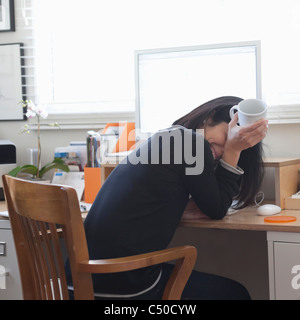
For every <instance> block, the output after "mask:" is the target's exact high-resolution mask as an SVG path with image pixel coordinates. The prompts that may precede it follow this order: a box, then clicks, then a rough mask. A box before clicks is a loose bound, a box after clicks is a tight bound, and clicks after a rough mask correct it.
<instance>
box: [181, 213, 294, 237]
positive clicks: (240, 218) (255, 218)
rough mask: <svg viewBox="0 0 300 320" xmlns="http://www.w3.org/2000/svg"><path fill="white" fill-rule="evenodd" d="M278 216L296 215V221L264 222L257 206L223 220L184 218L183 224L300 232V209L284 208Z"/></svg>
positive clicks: (200, 226)
mask: <svg viewBox="0 0 300 320" xmlns="http://www.w3.org/2000/svg"><path fill="white" fill-rule="evenodd" d="M276 216H294V217H296V218H297V220H296V221H295V222H288V223H268V222H264V218H265V217H264V216H259V215H258V214H257V209H256V208H251V207H248V208H245V209H242V210H239V211H238V212H236V213H234V214H232V215H227V216H226V217H225V218H223V219H222V220H211V219H205V218H203V219H195V220H182V221H181V224H180V225H181V226H184V227H194V228H210V229H231V230H250V231H251V230H252V231H283V232H300V210H282V211H281V212H280V213H278V214H276Z"/></svg>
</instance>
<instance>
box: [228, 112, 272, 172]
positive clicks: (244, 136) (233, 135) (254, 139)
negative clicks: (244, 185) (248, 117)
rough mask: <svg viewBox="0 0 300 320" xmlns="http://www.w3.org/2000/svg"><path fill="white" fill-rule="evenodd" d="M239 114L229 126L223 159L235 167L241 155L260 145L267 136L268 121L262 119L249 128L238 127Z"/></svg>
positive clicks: (236, 114)
mask: <svg viewBox="0 0 300 320" xmlns="http://www.w3.org/2000/svg"><path fill="white" fill-rule="evenodd" d="M237 122H238V113H237V112H236V113H235V115H234V118H233V119H232V120H231V121H230V123H229V125H228V133H227V140H226V143H225V146H224V153H223V155H222V159H223V160H224V161H225V162H226V163H228V164H230V165H231V166H233V167H236V166H237V163H238V161H239V157H240V153H241V152H242V151H243V150H246V149H248V148H251V147H253V146H255V145H256V144H257V143H259V142H260V141H261V140H263V138H264V137H265V136H266V134H267V130H268V120H265V119H260V120H258V121H257V122H255V123H252V124H250V125H248V126H244V127H239V126H237Z"/></svg>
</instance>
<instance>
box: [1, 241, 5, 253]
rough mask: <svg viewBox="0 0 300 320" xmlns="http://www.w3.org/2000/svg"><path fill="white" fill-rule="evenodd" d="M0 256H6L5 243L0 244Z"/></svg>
mask: <svg viewBox="0 0 300 320" xmlns="http://www.w3.org/2000/svg"><path fill="white" fill-rule="evenodd" d="M0 256H6V242H0Z"/></svg>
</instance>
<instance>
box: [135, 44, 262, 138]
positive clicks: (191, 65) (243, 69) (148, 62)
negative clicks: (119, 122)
mask: <svg viewBox="0 0 300 320" xmlns="http://www.w3.org/2000/svg"><path fill="white" fill-rule="evenodd" d="M135 77H136V79H135V89H136V129H137V130H138V131H140V133H147V134H149V133H154V132H156V131H157V130H160V129H163V128H167V127H170V126H171V124H172V123H173V122H174V121H175V120H177V119H178V118H180V117H182V116H183V115H185V114H186V113H188V112H189V111H191V110H193V109H194V108H196V107H198V106H199V105H201V104H202V103H204V102H206V101H209V100H211V99H214V98H217V97H220V96H237V97H241V98H243V99H247V98H258V99H261V96H262V90H261V63H260V41H251V42H238V43H228V44H215V45H203V46H191V47H176V48H165V49H150V50H138V51H135Z"/></svg>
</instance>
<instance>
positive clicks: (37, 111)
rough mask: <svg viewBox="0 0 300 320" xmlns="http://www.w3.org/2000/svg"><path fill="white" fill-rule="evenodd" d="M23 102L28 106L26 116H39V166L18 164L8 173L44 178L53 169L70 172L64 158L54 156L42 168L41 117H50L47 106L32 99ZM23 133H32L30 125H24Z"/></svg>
mask: <svg viewBox="0 0 300 320" xmlns="http://www.w3.org/2000/svg"><path fill="white" fill-rule="evenodd" d="M21 103H22V104H23V108H26V107H27V112H26V116H27V118H34V117H36V118H37V136H38V144H37V146H38V154H37V166H35V165H31V164H27V165H24V166H18V167H16V168H15V169H13V170H11V171H10V172H9V173H8V174H9V175H11V176H14V177H16V176H17V175H18V174H19V173H29V174H31V175H32V178H34V179H39V180H40V179H42V178H43V176H44V174H45V173H46V172H48V171H49V170H51V169H60V170H62V171H66V172H69V167H68V166H67V165H66V164H65V163H64V161H63V160H62V159H59V158H54V160H53V161H52V162H49V163H47V164H46V165H44V166H43V167H42V168H41V151H42V148H41V136H40V124H41V123H40V121H41V118H43V119H46V118H47V117H48V113H47V112H46V109H45V107H43V106H41V105H38V106H35V104H34V103H33V102H32V101H31V100H25V101H21ZM49 125H50V126H56V127H58V126H59V125H58V123H57V122H56V123H51V124H49ZM21 133H30V130H29V127H28V125H27V124H26V125H24V127H23V128H22V131H21Z"/></svg>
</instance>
